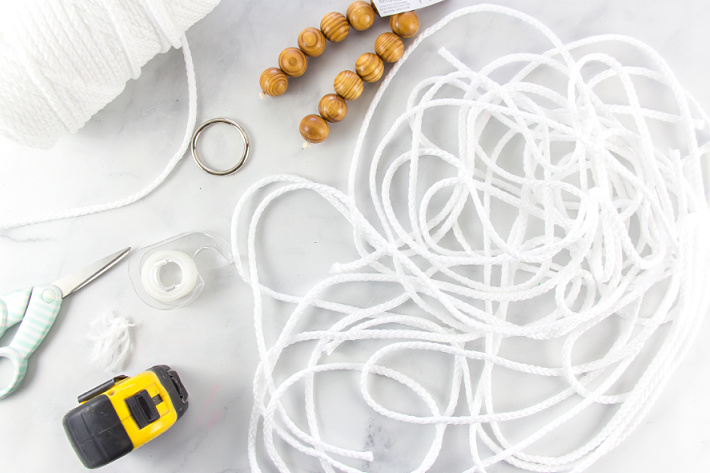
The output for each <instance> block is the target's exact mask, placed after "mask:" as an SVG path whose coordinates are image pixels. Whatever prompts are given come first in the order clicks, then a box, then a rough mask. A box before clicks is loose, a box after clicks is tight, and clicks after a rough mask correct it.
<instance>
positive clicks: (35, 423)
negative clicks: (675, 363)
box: [0, 0, 710, 473]
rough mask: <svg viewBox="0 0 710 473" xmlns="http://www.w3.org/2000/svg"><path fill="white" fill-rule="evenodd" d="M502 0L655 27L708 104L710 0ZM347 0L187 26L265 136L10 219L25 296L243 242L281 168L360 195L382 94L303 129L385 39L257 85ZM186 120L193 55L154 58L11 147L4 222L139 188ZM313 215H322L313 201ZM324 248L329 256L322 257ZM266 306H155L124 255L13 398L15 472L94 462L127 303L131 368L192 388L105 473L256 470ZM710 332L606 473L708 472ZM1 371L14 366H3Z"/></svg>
mask: <svg viewBox="0 0 710 473" xmlns="http://www.w3.org/2000/svg"><path fill="white" fill-rule="evenodd" d="M474 3H476V2H473V1H470V0H446V1H444V2H443V3H442V4H439V5H437V6H434V7H430V8H428V9H426V10H423V11H422V12H421V15H420V16H421V19H422V24H423V27H426V26H428V25H431V24H433V23H434V22H435V21H436V20H437V19H439V18H441V17H442V16H444V14H445V13H447V12H449V11H452V10H454V9H456V8H458V7H461V6H465V5H471V4H474ZM500 3H501V4H503V5H507V6H511V7H514V8H517V9H520V10H521V11H524V12H527V13H530V14H532V15H534V16H535V17H537V18H539V19H540V20H542V21H543V22H544V23H546V24H547V25H548V26H550V27H551V28H552V29H553V30H554V31H555V32H556V33H557V34H558V35H559V36H560V37H561V38H562V39H563V40H566V41H570V40H574V39H578V38H582V37H585V36H588V35H592V34H598V33H624V34H628V35H632V36H636V37H638V38H640V39H641V40H643V41H645V42H647V43H648V44H649V45H651V46H652V47H654V48H655V49H657V50H658V51H659V52H660V53H661V55H662V56H664V57H665V58H666V59H667V61H668V62H669V63H670V65H671V66H672V67H673V69H674V70H675V71H676V73H677V75H678V77H679V79H680V81H681V82H682V83H683V84H684V85H685V86H686V87H687V89H688V90H689V91H690V92H691V93H692V94H693V95H694V96H695V97H696V98H697V99H698V100H699V102H700V103H701V104H702V105H703V106H704V107H705V109H710V88H708V87H707V82H708V80H707V77H708V74H710V54H709V53H708V47H707V45H708V43H710V32H709V30H708V25H709V24H710V3H707V2H704V1H701V0H676V1H672V2H671V1H664V0H588V1H581V0H527V1H522V0H509V1H501V2H500ZM348 4H349V1H347V0H329V1H318V2H314V1H306V0H299V1H288V2H282V1H274V0H268V1H264V0H261V1H256V0H247V1H233V0H223V1H222V3H221V4H220V5H219V6H218V7H217V9H216V10H215V11H213V12H212V13H211V14H210V15H208V16H207V17H206V18H205V19H204V20H203V21H201V22H199V23H198V24H197V25H195V26H194V27H193V28H192V29H190V30H189V31H188V33H187V37H188V39H189V41H190V45H191V48H192V53H193V56H194V61H195V66H196V71H197V83H198V121H199V122H202V121H204V120H206V119H209V118H212V117H216V116H226V117H230V118H232V119H235V120H237V121H239V122H240V123H242V124H243V126H244V127H245V128H246V130H247V132H248V133H249V135H250V137H251V139H252V144H253V148H252V155H251V157H250V161H249V162H248V164H247V166H246V167H245V168H244V169H243V170H242V171H240V172H239V173H237V174H235V175H232V176H229V177H214V176H210V175H207V174H206V173H204V172H202V171H201V170H200V169H198V168H197V166H195V164H194V163H193V162H192V161H191V159H188V158H186V159H184V160H183V162H181V163H180V164H179V165H178V167H177V169H176V170H175V171H174V172H173V173H172V175H171V176H170V177H169V178H168V179H167V180H166V181H165V183H164V184H163V185H161V186H160V187H159V188H158V189H157V190H156V191H155V192H153V193H152V194H151V195H149V196H148V197H146V198H145V199H143V200H141V201H140V202H138V203H136V204H134V205H130V206H128V207H125V208H122V209H119V210H115V211H110V212H105V213H102V214H98V215H92V216H86V217H81V218H73V219H68V220H62V221H58V222H53V223H45V224H38V225H34V226H28V227H23V228H19V229H14V230H10V231H3V232H2V233H0V261H2V265H1V266H2V271H0V288H1V289H2V290H3V291H5V290H7V291H9V290H11V289H17V288H22V287H24V286H27V285H31V284H37V283H45V282H49V281H52V280H54V278H56V277H58V276H61V275H63V274H64V273H65V272H67V271H69V270H71V269H73V268H75V267H78V266H80V265H82V264H84V263H86V262H89V261H92V260H93V259H95V258H97V257H99V256H102V255H104V254H107V253H109V252H111V251H115V250H116V249H119V248H122V247H125V246H133V247H136V248H140V247H143V246H146V245H149V244H152V243H154V242H157V241H160V240H163V239H165V238H168V237H171V236H174V235H176V234H179V233H182V232H187V231H212V232H216V233H219V234H221V235H223V236H224V237H228V236H229V225H230V218H231V214H232V211H233V208H234V206H235V204H236V202H237V200H238V199H239V197H240V195H241V194H242V193H243V191H244V190H245V189H246V188H247V187H248V186H249V185H250V184H252V183H253V182H255V181H256V180H258V179H259V178H261V177H264V176H267V175H270V174H274V173H294V174H298V175H301V176H305V177H308V178H310V179H313V180H315V181H318V182H322V183H326V184H329V185H333V186H336V187H339V188H341V189H344V186H345V182H346V176H347V170H348V164H349V159H348V157H349V154H350V152H351V150H352V146H353V143H354V141H355V138H356V134H357V131H358V124H359V122H360V121H361V120H362V117H363V115H364V113H365V110H366V107H367V104H368V102H369V99H370V98H371V97H372V95H373V94H374V91H375V88H374V87H370V88H368V89H367V90H366V92H365V94H364V95H363V96H362V97H361V98H360V99H359V100H358V101H357V102H355V103H353V104H352V106H351V107H350V110H349V114H348V117H347V118H346V120H345V121H344V122H343V123H341V124H339V125H338V126H336V127H333V129H332V131H331V136H330V137H329V138H328V140H327V141H326V142H325V143H324V144H321V145H319V146H315V147H313V148H312V149H310V150H308V151H304V150H302V149H301V142H302V140H301V138H300V136H299V135H298V130H297V127H298V122H299V120H300V118H301V117H302V116H303V115H304V114H305V113H311V112H312V111H315V106H316V103H317V100H318V98H319V97H320V95H322V93H324V90H325V89H326V88H329V85H328V84H329V83H330V80H331V79H330V78H331V77H333V76H334V75H335V74H336V73H337V72H338V71H339V70H341V69H343V68H348V67H349V64H350V63H351V62H352V61H354V58H356V57H357V56H358V55H359V54H360V53H361V52H362V51H364V50H367V49H368V48H369V46H367V45H369V44H370V42H371V41H373V40H374V35H375V33H371V34H369V35H368V34H363V35H361V36H362V37H361V38H358V39H357V40H351V41H346V42H344V43H342V44H339V45H337V46H336V47H334V48H332V49H333V50H331V51H330V52H329V54H326V55H325V56H323V57H322V58H320V59H319V60H318V61H317V65H316V66H314V67H313V70H309V73H308V74H307V75H306V76H304V77H302V78H300V79H299V80H295V81H292V84H291V88H290V90H289V94H288V95H286V96H284V97H281V98H279V99H266V100H260V99H259V98H258V97H257V94H258V85H257V80H258V77H259V74H260V73H261V71H262V70H263V69H264V68H266V67H268V66H271V65H275V62H276V57H277V56H278V53H279V51H280V50H281V49H282V48H283V47H285V46H289V45H293V44H294V42H295V37H296V35H297V34H298V32H299V31H300V30H301V29H302V28H304V27H305V26H308V25H317V23H318V22H319V20H320V17H321V16H322V15H323V14H324V13H326V12H327V11H332V10H335V11H342V12H344V11H345V9H346V8H347V6H348ZM524 35H525V33H524V32H523V31H522V30H521V31H520V33H516V32H513V33H512V34H511V36H510V37H509V38H508V40H509V41H510V43H511V45H515V44H516V43H518V42H524V41H525V40H526V38H525V36H524ZM469 40H470V41H472V44H471V48H473V49H480V50H482V51H488V50H491V49H495V47H496V45H489V44H486V37H485V36H482V35H477V34H476V33H475V32H473V33H472V34H471V38H469ZM336 48H337V51H339V52H338V53H336V52H334V50H335V49H336ZM314 63H315V61H314ZM185 116H186V86H185V74H184V63H183V60H182V56H181V54H180V52H179V51H174V50H173V51H169V52H168V53H166V54H163V55H161V56H159V57H156V58H155V59H153V60H152V61H151V62H150V63H149V64H148V65H147V66H146V67H145V68H144V71H143V73H142V75H141V77H140V78H139V79H138V80H135V81H131V82H130V83H128V84H127V87H126V90H125V91H124V93H123V94H122V95H121V96H120V97H118V99H117V100H115V101H114V102H113V103H111V104H109V105H108V106H107V107H106V108H105V109H104V110H102V111H101V112H100V113H98V114H97V115H96V116H95V117H94V118H93V119H92V120H91V121H90V122H89V123H88V124H87V125H86V126H85V127H84V128H83V129H82V130H81V131H80V132H78V133H77V134H76V135H74V136H66V137H64V138H63V139H62V140H60V142H59V143H58V144H57V145H56V147H54V148H53V149H50V150H34V149H28V148H25V147H22V146H18V145H16V144H13V143H11V142H8V141H0V221H5V220H8V219H12V218H19V217H24V216H31V215H37V214H44V213H47V212H52V211H57V210H62V209H65V208H70V207H75V206H83V205H87V204H91V203H99V202H105V201H109V200H113V199H116V198H120V197H123V196H125V195H128V194H131V193H133V192H135V191H137V190H139V189H140V188H142V187H143V186H144V185H146V184H147V183H148V182H150V181H151V180H152V179H153V178H154V176H156V175H157V174H158V173H159V172H160V171H161V170H162V168H163V166H164V165H165V163H166V162H167V160H168V159H169V157H170V156H171V155H172V153H173V151H174V149H175V148H176V146H177V144H178V141H179V139H180V138H181V136H182V133H183V126H184V125H183V124H184V121H185ZM303 217H304V218H307V217H308V212H307V211H304V215H303ZM283 238H289V235H288V234H285V235H284V236H283ZM325 243H328V242H325ZM331 243H332V242H331ZM333 244H335V243H333ZM285 246H288V245H285ZM282 251H283V254H275V255H273V257H272V259H271V261H278V264H279V266H278V268H279V270H280V271H284V272H289V271H293V270H294V266H293V265H294V264H296V263H294V260H297V258H295V257H293V255H292V254H289V253H288V251H289V250H287V249H284V250H282ZM290 251H293V249H291V250H290ZM325 253H327V252H325ZM325 253H324V254H325ZM296 256H298V255H296ZM326 256H327V255H326ZM326 256H324V257H326ZM313 258H315V260H314V262H315V263H318V262H319V261H318V256H313ZM251 306H252V304H251V296H250V293H249V289H248V287H247V286H246V285H244V284H243V283H242V282H241V281H240V280H239V278H238V277H237V276H236V275H235V274H232V275H231V276H229V277H227V278H226V279H224V280H222V281H221V282H220V283H219V284H218V285H216V286H214V287H212V288H211V289H209V290H207V291H206V292H205V294H203V296H202V297H201V298H200V299H199V300H198V301H196V302H195V303H193V304H192V305H190V306H188V307H185V308H181V309H178V310H174V311H159V310H155V309H152V308H149V307H147V306H146V305H144V304H143V303H142V302H141V301H140V300H139V299H138V297H137V296H136V295H135V293H134V291H133V289H132V288H131V284H130V282H129V279H128V276H127V265H125V264H123V265H121V266H120V267H118V268H116V269H114V270H112V271H111V272H110V273H108V274H106V275H105V276H103V277H101V278H100V279H98V280H97V281H95V282H94V283H92V284H91V285H89V286H87V287H86V288H85V289H83V290H81V291H80V292H78V293H76V294H74V295H72V296H71V297H70V298H68V299H67V300H66V301H65V303H64V305H63V307H62V311H61V314H60V316H59V318H58V321H57V323H56V324H55V326H54V327H53V329H52V331H51V333H50V334H49V336H48V337H47V339H46V340H45V342H44V343H43V345H42V346H41V348H40V349H39V350H38V351H37V352H36V353H35V356H34V357H33V358H32V360H31V362H30V367H29V372H28V374H27V376H26V379H25V380H24V383H23V384H22V386H21V388H20V389H19V390H18V391H17V392H15V393H14V394H13V395H11V396H10V397H8V398H7V399H4V400H0V439H1V441H0V470H2V471H7V472H18V473H19V472H39V471H81V470H82V466H81V464H80V463H79V461H78V459H77V458H76V456H75V454H74V452H73V451H72V450H71V448H70V446H69V444H68V442H67V440H66V439H65V437H64V433H63V431H62V426H61V419H62V416H63V415H64V414H65V412H67V411H68V410H69V409H71V408H72V407H73V406H74V403H75V398H76V396H77V395H78V394H80V393H82V392H84V391H85V390H87V389H88V388H91V387H93V386H94V385H97V384H99V383H100V382H102V381H104V380H105V379H108V378H109V377H110V375H109V374H107V373H105V372H103V371H102V370H101V369H100V368H98V367H96V366H94V365H92V364H91V363H89V361H88V358H89V354H90V351H91V348H92V345H91V342H89V341H88V340H87V338H86V335H87V332H88V329H89V324H90V322H91V320H92V319H94V318H95V317H96V316H98V315H100V314H102V313H104V312H107V311H115V312H116V313H118V314H120V315H123V316H127V317H129V318H131V319H132V320H133V321H134V322H135V323H136V327H135V329H134V332H133V333H134V336H135V349H134V351H133V354H132V356H131V358H130V360H129V363H128V365H127V366H126V368H125V370H124V371H125V372H126V373H127V374H136V373H138V372H140V371H142V370H143V369H146V368H148V367H150V366H152V365H154V364H162V363H165V364H169V365H171V366H173V367H174V368H176V369H177V370H178V371H179V372H180V374H181V376H182V378H183V381H184V383H185V385H186V386H187V389H188V390H189V392H190V408H189V410H188V412H187V414H186V416H185V418H184V419H182V420H180V422H179V423H178V424H177V425H175V427H174V428H173V429H171V430H170V431H169V432H168V433H166V434H165V435H163V436H162V437H160V438H158V439H157V440H155V441H153V442H151V443H150V444H148V445H146V446H145V447H143V448H141V449H139V450H137V451H134V452H133V453H131V454H130V455H128V456H127V457H125V458H123V459H121V460H119V461H118V462H115V463H113V464H111V465H109V466H107V467H105V468H104V469H103V471H106V472H122V471H131V472H141V471H146V472H147V471H151V472H176V473H188V472H197V471H199V472H214V473H217V472H246V471H249V468H248V463H247V458H246V436H247V425H248V419H249V413H250V410H251V401H252V394H251V389H252V386H251V384H252V377H253V371H254V369H255V366H256V362H257V357H256V349H255V342H254V334H253V329H252V322H251V320H250V314H251ZM708 337H710V325H708V324H707V323H705V324H704V325H703V327H702V333H700V334H699V335H698V338H697V340H696V343H695V345H694V346H693V347H692V349H691V350H690V353H689V355H688V357H687V359H686V360H685V362H684V363H683V364H682V365H681V366H680V368H679V369H678V371H677V372H676V374H675V375H674V376H673V378H672V380H671V383H670V384H669V386H668V387H667V389H666V390H665V392H664V393H663V394H662V395H661V397H660V398H659V400H658V402H657V404H656V405H655V407H654V408H653V409H652V410H651V412H650V414H649V415H648V417H647V418H646V419H645V420H643V421H642V422H641V424H640V425H639V427H638V429H637V430H636V431H635V432H634V433H633V434H632V435H631V436H630V437H629V438H628V439H627V440H626V441H625V442H624V443H623V444H622V445H621V446H619V447H618V448H617V449H616V450H615V451H613V452H612V453H610V454H609V455H607V456H606V457H604V458H602V459H601V460H600V461H599V462H598V463H597V464H595V465H594V466H593V467H592V468H591V469H590V470H589V471H590V472H593V473H607V472H616V471H626V472H634V471H643V472H647V473H661V472H663V473H665V472H668V471H687V472H692V471H707V469H708V467H710V427H709V426H710V403H709V402H707V399H708V398H709V396H710V369H709V368H708V360H710V344H708V343H707V339H708ZM3 343H7V340H6V339H4V340H3ZM2 369H3V367H2V366H1V365H0V374H2V373H3V372H2ZM382 441H387V439H382ZM396 466H397V463H396V462H394V463H390V464H389V466H385V467H382V466H378V465H377V464H373V466H372V470H371V471H390V472H393V473H394V472H395V471H400V470H397V468H396ZM440 471H444V470H440ZM493 471H498V470H493ZM501 471H503V470H501Z"/></svg>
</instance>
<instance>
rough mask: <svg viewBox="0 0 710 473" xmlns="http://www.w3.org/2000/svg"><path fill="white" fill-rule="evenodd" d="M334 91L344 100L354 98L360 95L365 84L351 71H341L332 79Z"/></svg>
mask: <svg viewBox="0 0 710 473" xmlns="http://www.w3.org/2000/svg"><path fill="white" fill-rule="evenodd" d="M333 88H334V89H335V92H336V93H337V94H338V95H340V96H341V97H342V98H344V99H345V100H355V99H356V98H358V97H360V94H362V90H363V89H364V88H365V85H364V84H363V83H362V79H360V76H359V75H357V74H355V73H354V72H353V71H343V72H341V73H340V74H338V75H337V76H335V80H334V81H333Z"/></svg>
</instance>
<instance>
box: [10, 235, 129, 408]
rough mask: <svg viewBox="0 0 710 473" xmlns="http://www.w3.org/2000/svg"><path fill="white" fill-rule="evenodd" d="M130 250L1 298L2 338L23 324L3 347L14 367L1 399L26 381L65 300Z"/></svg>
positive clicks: (124, 250)
mask: <svg viewBox="0 0 710 473" xmlns="http://www.w3.org/2000/svg"><path fill="white" fill-rule="evenodd" d="M130 250H131V249H130V247H129V248H125V249H123V250H121V251H119V252H117V253H114V254H112V255H109V256H107V257H105V258H103V259H101V260H99V261H96V262H95V263H93V264H90V265H89V266H86V267H85V268H83V269H80V270H79V271H76V272H75V273H72V274H70V275H69V276H66V277H64V278H62V279H60V280H58V281H56V282H53V283H51V284H48V285H44V286H34V287H30V288H27V289H21V290H19V291H14V292H10V293H8V294H5V295H3V296H0V338H2V336H3V335H4V334H5V331H6V330H7V329H8V328H9V327H12V326H13V325H15V324H17V323H18V322H19V323H20V326H19V328H18V329H17V332H16V333H15V336H14V337H13V339H12V341H11V342H10V344H9V345H7V346H3V347H0V359H1V358H7V359H8V360H9V361H10V363H12V365H13V366H14V373H13V375H12V376H11V380H10V384H9V385H8V386H6V387H4V388H0V399H2V398H4V397H5V396H7V395H8V394H10V393H11V392H13V391H14V390H15V388H17V386H18V385H19V384H20V382H21V381H22V378H24V376H25V372H26V371H27V360H28V359H29V357H30V355H32V353H34V351H35V350H36V349H37V347H39V345H40V343H42V340H44V337H45V336H46V335H47V333H48V332H49V329H51V328H52V324H53V323H54V320H55V319H56V318H57V314H58V313H59V308H60V307H61V305H62V299H64V298H65V297H66V296H68V295H69V294H71V293H73V292H75V291H77V290H79V289H81V288H82V287H84V286H86V285H87V284H89V283H90V282H91V281H93V280H94V279H96V278H97V277H99V276H101V275H102V274H103V273H104V272H105V271H107V270H108V269H109V268H111V267H112V266H113V265H115V264H116V263H118V262H119V261H120V260H121V259H122V258H123V257H124V256H126V254H128V252H129V251H130Z"/></svg>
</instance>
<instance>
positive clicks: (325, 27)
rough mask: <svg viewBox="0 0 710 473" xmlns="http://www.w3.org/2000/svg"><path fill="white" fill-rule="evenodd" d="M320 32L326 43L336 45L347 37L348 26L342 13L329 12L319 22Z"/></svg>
mask: <svg viewBox="0 0 710 473" xmlns="http://www.w3.org/2000/svg"><path fill="white" fill-rule="evenodd" d="M320 30H321V31H322V32H323V35H324V36H325V37H326V38H328V41H332V42H334V43H337V42H339V41H342V40H344V39H345V38H346V37H347V36H348V33H350V24H349V23H348V19H347V18H345V15H343V14H342V13H338V12H330V13H328V14H327V15H325V16H324V17H323V19H322V20H321V21H320Z"/></svg>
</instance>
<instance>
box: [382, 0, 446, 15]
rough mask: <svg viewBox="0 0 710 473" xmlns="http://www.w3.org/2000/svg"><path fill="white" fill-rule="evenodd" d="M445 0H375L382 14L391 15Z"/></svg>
mask: <svg viewBox="0 0 710 473" xmlns="http://www.w3.org/2000/svg"><path fill="white" fill-rule="evenodd" d="M442 1H444V0H373V3H374V4H375V7H377V11H378V12H379V14H380V16H390V15H394V14H397V13H402V12H405V11H410V10H418V9H420V8H424V7H428V6H429V5H433V4H435V3H439V2H442Z"/></svg>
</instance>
